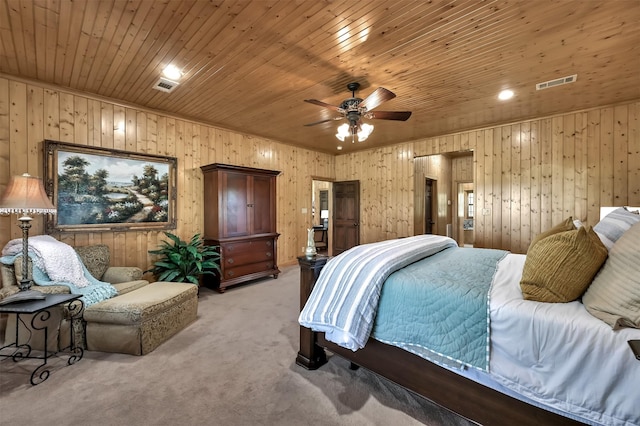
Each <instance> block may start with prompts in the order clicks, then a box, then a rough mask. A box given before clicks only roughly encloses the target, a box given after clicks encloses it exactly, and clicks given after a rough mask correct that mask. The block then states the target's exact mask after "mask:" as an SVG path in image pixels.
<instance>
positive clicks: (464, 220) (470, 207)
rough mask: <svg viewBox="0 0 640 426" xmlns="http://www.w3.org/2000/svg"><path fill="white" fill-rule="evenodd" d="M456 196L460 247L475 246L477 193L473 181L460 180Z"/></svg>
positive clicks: (457, 234)
mask: <svg viewBox="0 0 640 426" xmlns="http://www.w3.org/2000/svg"><path fill="white" fill-rule="evenodd" d="M457 190H458V196H457V197H456V209H455V211H456V212H457V213H456V228H457V232H456V240H457V241H458V245H459V246H460V247H473V243H474V226H473V225H474V217H475V195H474V193H473V182H458V185H457Z"/></svg>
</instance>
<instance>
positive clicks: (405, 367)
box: [296, 209, 640, 426]
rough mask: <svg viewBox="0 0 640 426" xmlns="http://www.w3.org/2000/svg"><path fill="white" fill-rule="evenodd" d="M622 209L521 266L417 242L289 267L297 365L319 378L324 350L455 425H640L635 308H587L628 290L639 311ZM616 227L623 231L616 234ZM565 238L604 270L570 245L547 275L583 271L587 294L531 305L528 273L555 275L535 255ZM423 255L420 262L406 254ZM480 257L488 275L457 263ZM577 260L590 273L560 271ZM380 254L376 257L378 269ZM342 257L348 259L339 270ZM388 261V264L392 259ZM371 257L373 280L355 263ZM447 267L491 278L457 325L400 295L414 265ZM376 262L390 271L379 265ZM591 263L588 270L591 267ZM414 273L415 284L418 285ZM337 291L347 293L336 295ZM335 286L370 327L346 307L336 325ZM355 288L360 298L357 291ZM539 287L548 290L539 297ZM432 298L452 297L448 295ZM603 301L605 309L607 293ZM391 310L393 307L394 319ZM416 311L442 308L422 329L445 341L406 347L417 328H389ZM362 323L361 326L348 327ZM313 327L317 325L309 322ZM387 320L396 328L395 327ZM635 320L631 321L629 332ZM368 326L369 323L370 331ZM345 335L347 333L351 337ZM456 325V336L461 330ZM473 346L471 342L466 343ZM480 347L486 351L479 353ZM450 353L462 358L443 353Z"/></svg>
mask: <svg viewBox="0 0 640 426" xmlns="http://www.w3.org/2000/svg"><path fill="white" fill-rule="evenodd" d="M624 210H625V211H621V210H619V209H615V210H614V212H612V213H610V215H609V216H607V217H605V218H604V219H603V220H602V221H601V222H600V223H599V224H598V225H596V226H595V227H594V228H593V229H591V228H590V227H583V226H581V225H580V224H579V223H578V227H577V228H576V226H575V222H574V221H571V220H570V219H568V220H567V221H565V223H563V224H561V225H558V226H556V227H554V229H553V230H550V232H548V233H546V235H541V236H540V238H537V239H535V240H534V242H533V243H532V247H531V248H530V250H529V253H528V254H527V255H520V254H514V253H508V252H501V251H498V250H495V251H494V250H486V249H473V248H459V247H457V245H456V244H455V242H452V240H450V239H448V238H446V237H437V236H418V237H410V238H406V239H400V240H391V241H388V242H381V243H375V244H373V245H363V246H358V248H354V249H352V250H354V251H355V252H359V253H360V257H359V258H358V255H357V254H356V255H354V254H353V253H349V252H351V250H350V251H348V252H345V253H347V255H345V254H341V255H340V256H337V257H335V258H332V259H328V258H326V257H315V258H312V259H307V258H299V263H300V266H301V279H300V306H301V315H300V318H299V322H300V324H301V328H300V350H299V352H298V356H297V359H296V362H297V363H298V364H299V365H301V366H303V367H305V368H308V369H316V368H319V367H320V366H322V365H323V364H324V363H326V362H327V355H326V352H325V349H326V350H328V351H330V352H331V353H333V354H337V355H339V356H342V357H344V358H346V359H347V360H349V361H351V362H352V365H353V366H354V368H355V367H364V368H367V369H369V370H371V371H373V372H375V373H377V374H379V375H381V376H384V377H386V378H387V379H389V380H391V381H393V382H395V383H398V384H400V385H401V386H404V387H405V388H407V389H409V390H412V391H414V392H416V393H418V394H420V395H422V396H424V397H426V398H428V399H430V400H432V401H434V402H436V403H437V404H440V405H442V406H444V407H446V408H448V409H450V410H452V411H454V412H456V413H458V414H460V415H461V416H463V417H466V418H468V419H470V420H473V421H476V422H478V423H480V424H485V425H493V424H520V425H540V424H554V425H556V424H580V423H586V424H594V425H598V424H603V425H605V424H606V425H624V426H631V425H638V424H640V410H639V409H638V408H637V406H638V403H639V402H640V392H639V391H638V384H639V383H640V362H639V361H637V360H636V359H635V358H634V355H633V353H632V351H631V350H630V348H629V345H628V343H627V341H628V340H632V339H640V329H638V328H637V327H638V325H639V324H638V322H640V314H639V313H638V307H637V305H635V306H631V307H630V308H629V306H627V308H629V309H630V313H629V314H625V315H626V316H627V317H631V320H629V319H628V318H627V319H620V318H617V319H615V318H612V313H611V309H609V308H608V307H606V306H603V305H602V304H599V302H600V301H599V300H597V299H598V297H597V296H599V294H598V292H602V291H605V292H609V291H614V292H615V294H616V295H619V294H626V293H625V292H627V291H630V292H631V293H630V294H631V296H626V297H627V299H629V298H630V299H633V300H634V301H635V302H636V303H640V300H638V298H639V296H640V281H638V280H640V270H639V269H638V268H639V266H638V265H640V254H639V253H638V241H640V217H638V216H637V215H634V216H630V215H629V213H630V211H629V210H626V209H624ZM620 215H622V216H620ZM620 217H622V220H621V219H620ZM625 220H629V222H628V223H625ZM571 227H573V228H571ZM596 231H597V232H596ZM578 235H580V236H581V237H580V236H578ZM594 235H597V237H594ZM431 237H433V238H431ZM570 237H571V238H574V237H575V238H584V241H587V242H588V243H589V244H591V245H592V246H594V247H595V246H596V244H597V245H598V247H597V250H598V253H600V257H602V251H603V250H604V259H603V260H601V262H600V264H597V263H598V262H599V261H596V260H594V259H595V258H594V257H593V255H592V254H590V253H589V254H586V255H585V254H584V253H582V249H576V248H575V247H578V246H575V241H574V240H572V241H571V242H570V244H569V245H570V246H571V247H573V248H572V249H571V250H569V251H570V253H569V254H568V255H567V256H568V257H567V258H565V259H564V261H563V262H564V263H563V266H562V268H563V271H555V272H553V274H554V276H555V277H560V280H557V279H556V280H555V281H556V282H558V281H561V282H569V281H571V279H572V278H573V276H574V275H580V274H581V273H582V272H583V271H586V270H588V269H590V268H591V269H593V270H595V272H589V271H586V272H585V273H586V275H587V276H589V275H590V276H591V278H589V282H588V283H587V286H586V288H584V289H578V290H576V289H571V288H570V289H564V288H562V289H561V291H560V293H562V291H565V293H567V294H565V295H564V297H567V298H568V301H564V302H561V303H549V302H541V301H536V300H535V297H532V296H531V294H534V296H535V292H536V291H540V288H539V287H534V288H533V289H530V288H528V287H526V286H525V285H524V284H525V283H527V282H529V281H531V274H532V273H533V275H534V278H535V274H536V273H537V271H539V270H541V269H543V270H547V269H550V270H552V269H553V267H548V266H546V267H545V266H544V265H542V266H540V265H537V264H535V263H534V260H535V259H537V258H544V259H548V258H549V257H550V256H549V253H548V252H545V251H544V250H545V249H546V248H548V247H551V246H552V240H553V242H554V244H557V241H564V242H565V243H566V241H567V238H570ZM594 238H595V239H597V243H596V242H595V241H594ZM425 240H431V241H425ZM436 240H437V242H436V243H435V244H432V242H433V241H436ZM605 240H607V242H606V244H604V241H605ZM580 241H582V240H580ZM534 244H535V245H534ZM571 244H574V245H573V246H572V245H571ZM416 245H417V246H420V248H419V249H416V250H414V249H413V248H412V247H414V246H416ZM405 247H406V250H405ZM579 247H581V246H579ZM425 251H426V252H427V254H426V255H425V256H422V255H421V254H416V253H414V252H425ZM480 251H488V252H491V253H489V254H488V255H487V256H485V254H483V257H486V259H484V260H483V261H484V262H485V263H487V264H490V263H492V262H493V263H495V268H494V269H493V270H492V269H491V268H488V269H487V271H485V272H484V273H481V272H478V271H480V270H481V269H482V267H479V266H478V264H477V263H470V264H471V265H473V266H471V267H469V266H465V265H467V263H463V262H469V261H468V260H467V257H471V258H474V257H476V253H477V252H480ZM577 252H580V253H582V254H580V256H583V257H584V256H586V257H587V260H588V262H587V263H586V264H578V265H575V267H574V266H567V265H566V264H567V259H574V258H575V256H577V255H576V253H577ZM372 253H374V254H375V255H372ZM380 253H382V254H381V255H380V257H379V258H376V255H377V254H380ZM463 254H464V255H463ZM349 256H352V257H354V256H355V257H354V258H352V259H351V260H350V261H349V260H348V257H349ZM465 256H466V257H465ZM394 257H395V258H397V259H396V260H394V259H392V258H394ZM369 258H371V259H372V261H371V262H370V263H373V264H378V266H377V267H376V268H377V269H371V270H369V269H367V268H368V267H364V266H362V265H363V263H365V262H364V261H363V259H369ZM398 259H400V260H399V262H397V260H398ZM434 259H439V260H437V261H436V260H434ZM457 259H463V260H459V261H458V260H457ZM621 259H622V262H626V263H627V265H626V266H625V267H624V268H627V269H624V271H623V274H622V275H621V276H619V273H620V271H621V270H622V269H623V267H622V266H619V264H620V262H621ZM475 260H477V259H475ZM387 261H388V262H387ZM456 261H457V262H459V263H458V265H459V268H457V269H459V270H465V269H466V270H471V271H473V272H472V275H474V276H475V275H478V276H480V275H485V276H489V285H488V287H487V290H486V293H485V296H484V297H485V299H482V297H481V303H480V304H479V305H477V307H476V308H474V309H475V311H474V312H475V313H469V312H467V311H464V309H462V311H463V314H462V316H460V315H458V311H459V310H460V309H458V308H456V309H451V308H450V304H451V303H452V302H451V301H446V302H438V301H435V302H434V301H426V302H425V301H424V300H423V299H422V297H424V296H425V295H424V294H422V295H420V296H416V294H415V293H412V292H411V291H413V290H411V289H413V288H414V287H416V288H421V286H422V285H423V284H420V285H418V286H416V285H415V283H414V284H410V283H412V282H414V281H415V279H416V278H415V277H413V278H412V274H415V271H412V270H413V269H415V270H418V271H422V270H420V269H419V268H420V267H423V266H417V265H418V264H421V263H423V262H424V263H425V265H426V269H430V268H432V269H433V268H436V266H435V263H437V262H440V263H442V264H443V265H445V268H449V269H453V268H452V267H451V262H456ZM381 263H384V264H385V265H386V264H394V263H399V264H398V265H395V266H393V265H392V266H380V265H379V264H381ZM556 263H558V262H556ZM594 263H596V265H595V266H594V265H592V264H594ZM355 265H359V267H361V269H365V270H366V273H364V275H365V276H366V277H367V278H366V279H364V280H363V281H367V284H366V286H365V287H363V289H359V288H360V287H358V285H359V284H358V285H356V284H355V283H352V282H349V280H350V277H349V273H350V272H353V270H355V269H357V268H356V267H355ZM572 268H573V269H572ZM629 268H630V269H629ZM565 269H566V270H568V271H569V272H568V273H569V278H565V277H564V276H563V275H562V274H563V273H566V272H567V271H564V270H565ZM532 271H533V272H532ZM423 274H424V272H419V273H418V275H420V276H422V275H423ZM612 274H613V275H612ZM361 275H362V273H361ZM612 277H613V278H612ZM483 279H486V278H483ZM584 279H585V278H583V280H584ZM412 280H413V281H412ZM456 280H467V281H474V280H475V278H473V277H472V278H469V277H466V278H465V277H464V276H463V275H457V274H454V277H453V280H452V281H456ZM478 281H479V279H478ZM533 281H535V279H533ZM345 282H348V284H346V285H342V284H344V283H345ZM372 282H373V284H372ZM378 282H379V283H378ZM603 282H604V285H603V284H602V283H603ZM341 283H342V284H341ZM612 283H614V284H615V285H618V283H619V285H621V286H622V287H620V288H614V287H615V286H614V285H613V284H612ZM630 283H631V284H630ZM438 285H439V284H438ZM475 286H476V284H474V285H473V286H472V287H475ZM625 286H626V287H625ZM342 287H344V288H346V290H344V291H345V293H350V294H351V296H353V295H354V294H356V295H358V296H356V299H357V298H358V297H360V296H362V299H366V303H365V305H367V304H368V305H372V306H373V308H372V309H373V311H374V314H373V318H369V317H367V315H368V314H366V313H363V312H366V311H367V309H365V308H353V306H355V304H356V302H357V303H359V302H358V301H355V302H354V300H352V299H351V298H346V299H345V300H346V302H345V303H344V304H345V306H347V308H348V311H349V314H348V315H345V318H346V317H349V318H350V319H348V320H344V319H343V318H342V317H341V315H342V314H337V313H336V312H337V311H339V308H337V307H336V303H335V300H336V294H338V293H340V291H341V290H340V288H342ZM371 287H373V290H372V289H371ZM480 287H482V286H480ZM354 288H357V289H359V290H358V291H355V290H354ZM376 288H377V289H376ZM542 288H543V290H544V291H547V290H548V289H545V288H544V286H542ZM552 288H553V287H552ZM603 288H604V290H602V289H603ZM612 288H614V290H612ZM392 289H395V290H392ZM410 290H411V291H410ZM555 290H557V289H555ZM419 291H422V292H423V293H429V294H428V295H427V296H429V297H430V293H437V292H438V291H439V290H433V289H431V288H430V289H429V290H427V291H425V290H419ZM474 291H475V290H473V291H471V290H469V289H465V290H463V291H462V293H464V295H465V297H466V296H468V295H467V293H473V292H474ZM483 291H484V290H483ZM483 291H480V292H479V293H480V294H482V292H483ZM576 291H578V293H579V294H578V293H575V292H576ZM442 292H443V293H452V292H453V293H455V291H453V290H450V289H447V290H443V291H442ZM369 293H371V294H372V295H373V296H370V295H369ZM394 294H395V296H394ZM575 294H578V296H575ZM397 295H400V296H397ZM523 295H524V296H523ZM594 295H595V296H594ZM351 296H349V297H351ZM538 296H540V295H538ZM542 296H545V295H544V294H543V295H542ZM403 297H405V300H404V302H403V301H402V298H403ZM456 297H457V296H456ZM474 297H476V298H477V296H474ZM525 297H526V298H528V299H532V300H527V299H525ZM554 297H555V296H554ZM616 297H617V296H616ZM332 298H333V299H332ZM572 298H573V299H572ZM569 299H571V300H569ZM604 299H607V300H608V301H610V300H609V299H611V298H610V297H609V294H608V293H606V294H605V296H604ZM398 300H400V306H401V308H400V309H398V308H397V307H396V308H393V306H394V304H396V305H397V304H398ZM454 300H455V299H454ZM460 300H462V302H461V303H460V306H465V307H466V306H467V305H468V304H469V302H468V301H467V300H466V299H460ZM583 302H584V303H583ZM587 302H589V303H587ZM625 303H626V301H625ZM483 304H484V305H483ZM605 304H606V303H605ZM329 306H330V307H329ZM358 306H359V305H358ZM420 306H437V307H440V306H445V307H446V306H449V307H448V308H446V309H440V310H441V311H445V314H444V316H442V315H443V314H442V313H441V314H440V315H441V316H440V317H438V316H437V315H436V323H435V324H436V325H433V324H432V325H429V326H428V328H439V327H440V324H441V323H444V322H447V321H449V322H451V323H452V326H453V327H454V328H453V330H454V331H449V332H447V331H446V329H439V330H438V332H437V333H434V334H435V336H431V337H427V338H426V340H424V339H425V338H423V337H422V333H423V331H419V332H418V333H417V334H418V335H419V336H420V337H419V338H420V339H423V340H420V341H418V342H415V341H411V342H408V341H407V335H410V334H412V330H413V329H414V328H416V329H417V328H419V327H418V326H417V325H415V324H417V323H418V322H422V321H423V320H422V319H416V317H415V315H414V316H411V315H410V316H409V319H408V321H409V324H410V325H407V324H406V323H402V322H401V321H400V320H399V317H400V316H401V315H404V314H405V312H404V311H408V312H412V311H415V310H416V307H420ZM483 306H485V307H486V318H487V319H486V321H487V324H486V325H485V324H484V318H483V316H482V310H483ZM390 307H391V308H390ZM394 309H395V310H394ZM465 309H466V308H465ZM418 310H420V309H418ZM423 310H424V309H423ZM429 310H431V309H429ZM434 310H437V309H434ZM470 312H471V311H470ZM360 315H363V316H364V318H357V317H358V316H360ZM473 315H480V316H475V317H474V316H473ZM467 317H468V318H472V319H471V320H469V321H468V322H470V324H465V321H466V318H467ZM623 317H624V315H623ZM318 318H320V320H319V321H318V322H315V320H316V319H318ZM353 318H356V319H353ZM386 318H392V319H393V321H391V324H393V326H391V327H388V326H385V325H382V323H383V322H385V321H386V323H387V324H388V323H389V321H387V320H386ZM448 318H451V320H449V319H448ZM396 319H398V321H397V322H398V323H399V325H400V326H399V327H398V326H396ZM629 321H631V323H629ZM633 321H636V323H635V325H634V323H633ZM368 322H371V325H370V326H369V325H367V324H368ZM343 323H349V324H350V326H349V327H345V326H344V324H343ZM353 324H355V327H352V328H350V327H351V326H352V325H353ZM363 324H364V325H363ZM460 324H463V325H464V326H463V327H460ZM474 325H475V326H477V327H476V328H475V331H474V332H473V333H475V337H474V336H472V337H470V338H468V339H467V340H464V339H463V342H462V343H461V344H457V343H456V342H453V341H452V342H447V344H446V345H445V347H444V349H443V348H440V347H435V346H432V345H436V346H437V344H438V343H440V340H446V339H445V338H444V337H443V336H445V337H446V336H447V335H455V336H456V339H457V337H458V335H459V334H463V331H464V330H462V331H461V330H460V329H461V328H463V329H467V328H469V329H471V328H473V326H474ZM420 326H422V325H420ZM360 328H364V329H365V331H364V333H362V335H360V334H361V333H360V332H359V331H358V330H359V329H360ZM396 328H400V329H401V330H400V331H398V330H396ZM483 328H485V329H486V330H485V331H486V332H485V331H483ZM345 330H348V331H345ZM354 330H356V331H354ZM394 333H395V334H394ZM403 333H404V334H403ZM473 333H472V334H473ZM483 333H484V334H483ZM414 334H416V333H414ZM429 339H431V340H429ZM473 339H475V340H476V341H475V342H472V340H473ZM485 340H486V347H483V346H485V345H484V344H483V342H484V341H485ZM451 345H454V346H455V345H458V346H460V348H454V350H453V352H448V351H449V349H448V347H449V346H451ZM473 345H475V346H473ZM465 347H467V348H471V349H470V350H469V351H468V352H475V353H476V354H475V355H474V356H473V357H471V358H469V359H467V358H465V356H466V353H465V350H464V349H465ZM434 348H435V349H434ZM485 350H486V352H483V351H485ZM451 354H453V355H451Z"/></svg>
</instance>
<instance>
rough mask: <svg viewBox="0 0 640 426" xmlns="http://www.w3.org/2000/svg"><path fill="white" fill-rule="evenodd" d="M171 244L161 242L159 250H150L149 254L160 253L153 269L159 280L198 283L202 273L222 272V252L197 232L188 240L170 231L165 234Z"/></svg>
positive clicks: (152, 271)
mask: <svg viewBox="0 0 640 426" xmlns="http://www.w3.org/2000/svg"><path fill="white" fill-rule="evenodd" d="M164 234H165V235H166V236H167V237H169V238H170V239H171V240H172V243H169V242H167V241H162V245H161V247H160V248H159V249H158V250H149V253H150V254H155V255H158V256H161V257H160V259H158V260H157V261H156V262H155V263H154V264H153V268H151V269H149V270H147V271H145V272H151V273H153V275H154V276H155V277H156V278H157V279H158V281H173V282H183V283H193V284H196V285H199V283H200V277H201V276H202V275H214V274H215V272H214V271H217V272H220V264H219V262H220V253H219V252H218V247H217V246H208V245H205V244H204V241H203V240H202V239H201V238H200V234H195V235H194V236H193V237H192V238H191V240H190V241H189V242H186V241H183V240H181V239H180V238H179V237H177V236H176V235H173V234H172V233H170V232H165V233H164Z"/></svg>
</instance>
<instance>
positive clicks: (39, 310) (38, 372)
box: [0, 294, 84, 386]
mask: <svg viewBox="0 0 640 426" xmlns="http://www.w3.org/2000/svg"><path fill="white" fill-rule="evenodd" d="M80 297H81V296H80V295H79V294H47V295H46V298H45V299H42V300H32V301H25V302H15V303H10V304H6V305H2V306H0V313H7V314H15V315H16V337H15V342H14V343H11V344H9V345H6V346H3V347H1V348H0V357H4V358H13V361H14V362H18V361H20V360H21V359H23V358H30V359H41V360H42V364H40V365H38V366H37V367H36V369H35V370H33V373H31V384H32V385H34V386H35V385H37V384H40V383H42V382H44V381H45V380H47V379H48V378H49V369H48V366H47V359H48V358H50V357H52V356H54V355H57V354H58V353H64V354H66V355H68V356H69V358H68V359H67V365H72V364H75V363H76V362H78V361H80V360H81V359H82V356H83V355H84V350H83V349H82V348H81V347H78V346H77V345H76V342H75V340H74V337H73V324H71V326H70V333H71V339H70V340H69V342H70V344H69V346H68V347H66V348H59V350H58V351H54V352H51V351H49V350H48V338H49V325H48V324H47V321H48V320H49V318H50V317H51V312H50V309H51V308H53V307H54V306H58V305H62V304H65V303H67V304H68V305H67V309H68V310H69V314H70V316H71V321H72V322H73V321H76V320H78V319H79V318H80V317H81V316H82V311H83V309H84V304H83V302H82V300H80ZM74 300H77V301H78V303H70V302H72V301H74ZM21 315H32V318H31V328H32V329H33V330H42V332H43V333H44V349H43V350H42V355H39V354H32V353H31V350H32V347H31V345H30V344H29V342H30V340H31V336H30V337H29V338H28V339H27V341H26V342H24V343H20V342H19V339H18V337H19V330H20V324H21V323H22V324H25V323H24V321H23V320H21V319H20V316H21ZM25 325H26V324H25ZM11 348H13V351H12V353H2V352H3V351H4V352H7V350H8V349H11Z"/></svg>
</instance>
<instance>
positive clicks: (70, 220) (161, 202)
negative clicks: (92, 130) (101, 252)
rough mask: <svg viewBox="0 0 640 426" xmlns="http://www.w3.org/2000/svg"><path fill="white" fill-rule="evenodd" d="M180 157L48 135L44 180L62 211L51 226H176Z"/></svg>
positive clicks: (98, 228) (94, 229)
mask: <svg viewBox="0 0 640 426" xmlns="http://www.w3.org/2000/svg"><path fill="white" fill-rule="evenodd" d="M177 164H178V160H177V159H176V158H175V157H166V156H161V155H151V154H140V153H135V152H129V151H121V150H117V149H109V148H99V147H92V146H84V145H76V144H70V143H64V142H58V141H52V140H45V141H44V174H45V178H44V183H45V188H46V191H47V195H48V196H49V197H50V198H51V200H52V202H53V204H54V205H55V206H56V208H57V210H58V212H57V214H55V215H50V219H49V220H47V221H46V231H47V233H51V232H101V231H128V230H132V231H133V230H136V231H145V230H164V229H175V228H176V194H177V183H176V179H177V173H176V168H177Z"/></svg>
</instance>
